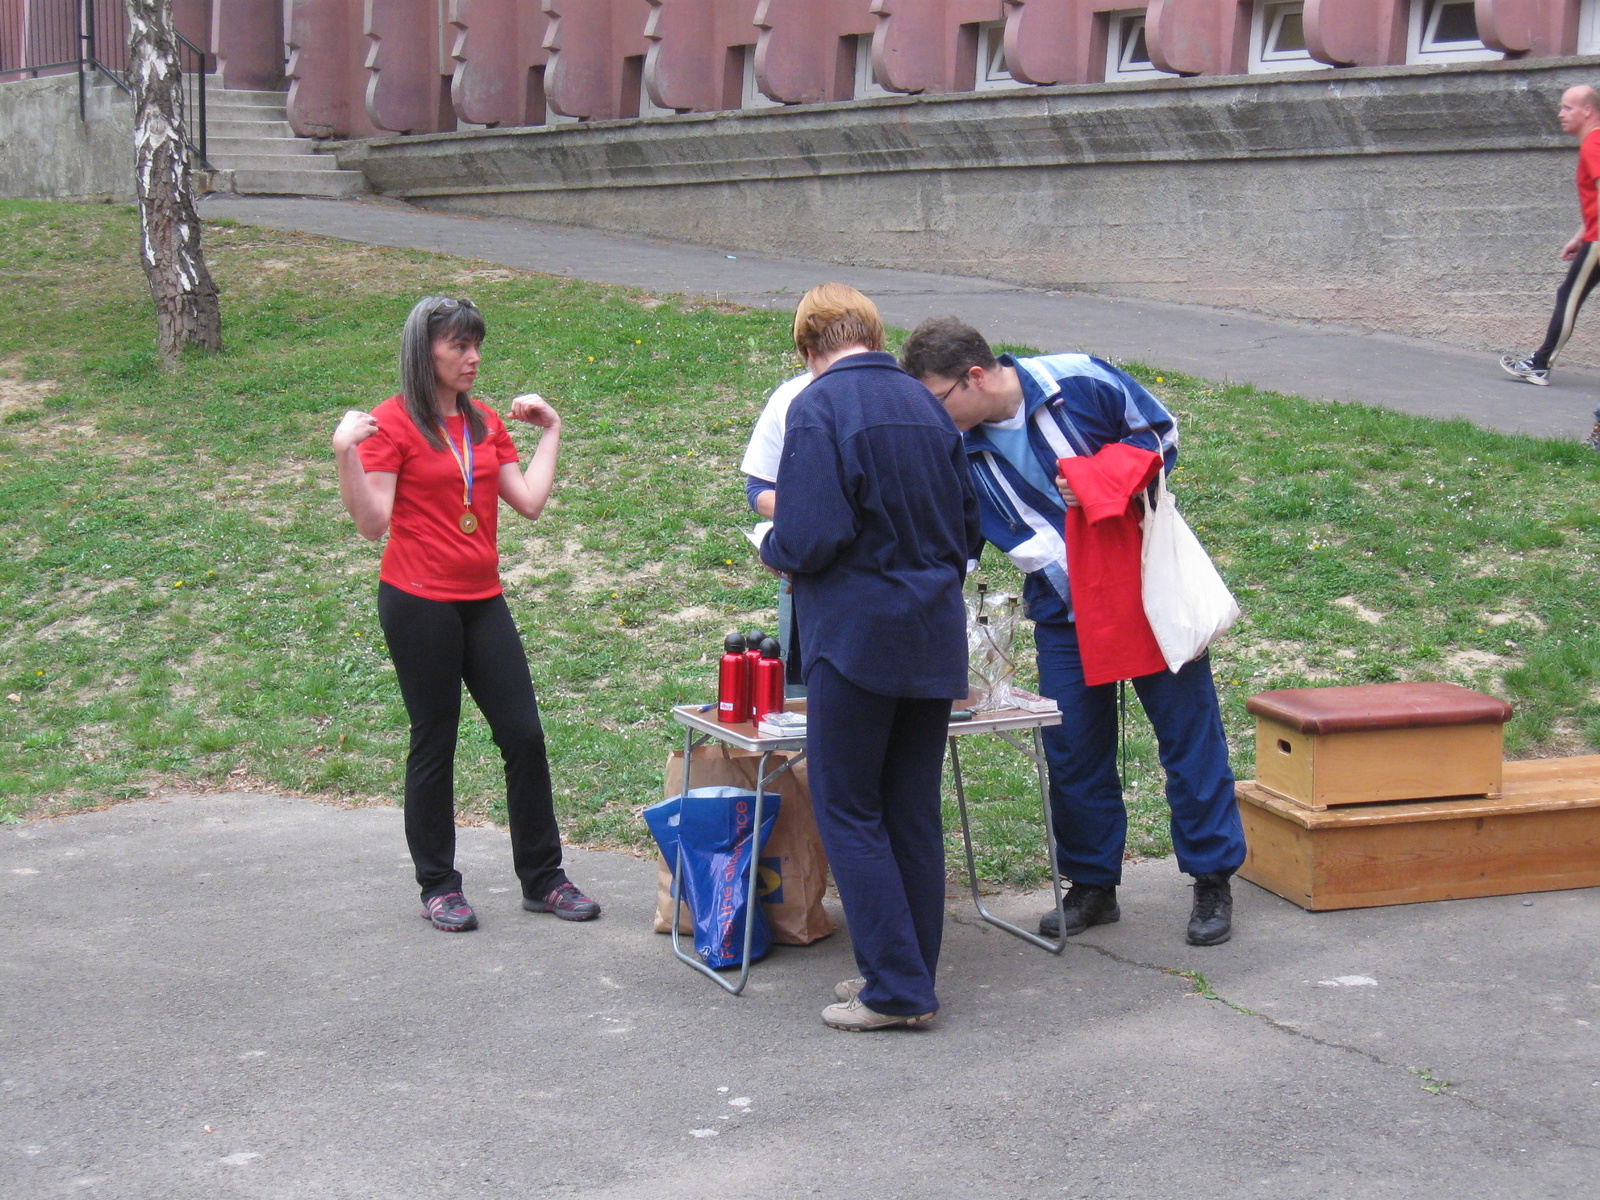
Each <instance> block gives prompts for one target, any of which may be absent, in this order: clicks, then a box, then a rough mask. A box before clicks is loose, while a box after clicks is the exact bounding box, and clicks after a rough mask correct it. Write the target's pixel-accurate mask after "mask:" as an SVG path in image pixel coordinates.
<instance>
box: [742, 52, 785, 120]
mask: <svg viewBox="0 0 1600 1200" xmlns="http://www.w3.org/2000/svg"><path fill="white" fill-rule="evenodd" d="M739 107H740V108H782V107H783V101H782V100H774V99H773V98H772V97H771V96H769V95H767V94H766V93H765V92H763V91H762V90H761V87H760V85H759V84H757V83H756V48H755V47H754V46H746V47H745V48H744V83H743V84H742V85H741V87H740V89H739Z"/></svg>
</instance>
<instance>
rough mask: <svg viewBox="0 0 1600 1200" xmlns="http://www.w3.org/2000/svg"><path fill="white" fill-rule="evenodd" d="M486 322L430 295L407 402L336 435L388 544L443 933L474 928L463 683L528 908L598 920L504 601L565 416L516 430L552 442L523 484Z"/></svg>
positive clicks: (422, 831) (406, 371) (387, 582)
mask: <svg viewBox="0 0 1600 1200" xmlns="http://www.w3.org/2000/svg"><path fill="white" fill-rule="evenodd" d="M483 332H484V326H483V317H482V316H480V315H479V313H478V310H477V308H476V307H475V306H474V305H473V304H472V302H471V301H470V300H449V299H445V298H444V297H441V296H429V297H427V298H426V299H424V300H421V301H419V302H418V304H417V306H416V307H415V308H413V309H412V310H411V315H410V316H409V317H407V318H406V324H405V330H404V332H403V333H402V335H401V345H400V382H401V394H400V395H398V396H392V397H390V398H389V399H388V400H385V401H384V402H383V403H382V404H380V405H378V407H377V408H375V409H374V410H373V411H372V412H371V413H364V412H360V411H357V410H354V409H352V410H351V411H349V412H347V413H345V415H344V419H343V420H341V421H340V422H339V427H338V429H336V430H335V431H334V434H333V450H334V455H335V457H336V458H337V459H338V463H339V495H340V497H341V498H342V499H343V500H344V506H345V508H346V509H348V510H349V512H350V515H351V516H352V517H353V518H355V523H356V528H357V529H358V530H360V532H361V536H362V537H364V538H367V539H368V540H370V541H377V540H378V539H379V538H381V537H382V536H383V535H384V533H385V532H387V533H388V534H389V544H388V545H387V546H385V547H384V551H383V566H382V568H381V569H380V571H379V573H378V620H379V622H380V623H381V624H382V626H383V636H384V639H385V640H386V641H387V642H388V645H389V657H390V658H391V659H393V660H394V669H395V674H396V675H398V676H399V679H400V694H401V695H402V696H403V697H404V698H405V703H406V713H407V715H408V716H409V717H410V718H411V752H410V754H409V755H408V756H407V758H406V813H405V816H406V842H407V844H408V845H409V846H410V847H411V858H412V861H413V862H414V863H415V864H416V868H417V883H418V884H420V885H421V887H422V903H423V910H422V915H423V916H424V917H426V918H427V919H428V920H429V921H431V922H432V923H433V925H434V926H435V927H436V928H438V929H444V930H449V931H457V930H465V929H476V928H477V925H478V918H477V916H476V915H475V914H474V913H473V911H472V906H471V905H469V904H468V903H467V898H466V897H465V896H464V895H463V894H462V891H461V872H459V871H457V870H456V865H455V855H456V826H455V789H454V775H455V751H456V734H457V730H458V728H459V726H460V722H461V685H462V684H463V683H465V684H466V685H467V691H468V692H470V693H471V694H472V698H473V700H474V701H475V702H476V703H477V705H478V708H479V709H480V710H481V711H482V712H483V715H484V717H485V719H486V720H487V721H488V722H489V728H490V730H491V731H492V732H493V734H494V741H495V745H497V746H498V747H500V754H501V757H502V758H504V759H505V764H506V813H507V816H508V817H509V823H510V826H511V861H512V863H513V865H514V866H515V867H516V872H517V878H518V879H519V880H520V881H521V883H522V907H523V908H525V909H527V910H529V911H530V912H553V913H555V914H556V915H557V916H558V917H562V918H564V919H565V920H568V921H585V920H588V919H589V918H591V917H597V916H599V915H600V906H599V905H598V904H596V903H595V902H594V901H593V900H591V899H589V898H588V897H587V896H585V895H584V894H583V893H582V892H580V891H579V890H578V888H577V887H576V886H575V885H574V884H573V883H572V882H571V881H570V880H569V879H568V878H567V876H566V872H564V871H563V870H562V869H561V834H560V831H559V830H558V829H557V828H556V817H555V808H554V804H553V802H552V798H551V794H550V764H549V760H548V759H547V758H546V756H545V746H544V730H543V729H542V727H541V726H540V724H539V705H538V701H537V700H536V699H535V698H534V694H533V679H532V677H531V676H530V675H529V673H528V656H527V654H526V653H525V652H524V650H523V648H522V639H521V637H520V636H519V635H518V633H517V628H516V625H515V624H514V623H513V622H512V619H511V610H510V609H509V608H507V607H506V601H505V596H504V595H502V594H501V590H500V570H499V563H500V556H499V551H498V550H497V548H496V546H495V518H496V516H497V515H498V513H499V502H500V501H501V500H504V501H505V502H506V503H507V504H508V505H510V506H511V508H512V509H513V510H515V511H516V512H518V513H520V514H522V515H523V516H524V517H527V518H528V520H530V521H533V520H537V519H538V516H539V514H540V513H541V512H542V511H543V510H544V506H545V501H546V500H548V499H549V498H550V487H551V485H552V484H553V483H554V482H555V473H556V455H557V453H558V451H559V446H560V440H561V418H560V417H559V416H557V415H556V411H555V409H553V408H551V407H550V405H549V404H547V403H545V401H544V400H542V399H540V398H539V397H538V396H536V395H527V396H518V397H517V398H516V399H515V400H513V401H512V402H511V419H512V420H515V421H526V422H527V423H528V424H530V425H537V426H539V427H540V428H541V429H543V430H544V433H543V434H542V435H541V436H540V438H539V448H538V449H537V450H536V451H534V455H533V461H532V462H530V463H529V464H528V469H527V471H526V472H524V471H523V470H522V469H521V468H520V467H519V466H518V463H517V450H516V447H515V446H513V445H512V444H511V437H510V435H509V434H508V433H507V432H506V427H505V424H504V422H502V421H501V419H500V418H499V417H498V416H496V415H495V413H494V412H493V411H492V410H491V409H490V408H489V407H488V406H487V405H485V404H482V403H480V402H478V401H476V400H474V399H472V397H471V394H470V393H471V391H472V384H473V381H474V380H475V379H476V378H477V374H478V361H479V358H480V355H479V347H480V346H481V344H482V342H483Z"/></svg>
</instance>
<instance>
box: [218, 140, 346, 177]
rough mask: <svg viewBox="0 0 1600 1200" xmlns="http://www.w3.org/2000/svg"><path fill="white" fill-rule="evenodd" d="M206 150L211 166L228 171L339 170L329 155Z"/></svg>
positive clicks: (335, 161) (319, 171)
mask: <svg viewBox="0 0 1600 1200" xmlns="http://www.w3.org/2000/svg"><path fill="white" fill-rule="evenodd" d="M206 150H207V157H208V158H210V159H211V165H212V166H214V167H219V168H224V169H226V170H229V171H295V172H303V171H314V172H316V173H318V174H322V175H326V174H327V173H328V172H330V171H337V170H338V169H339V160H338V159H336V158H334V157H333V155H331V154H219V153H217V152H216V151H214V150H212V149H211V147H209V146H207V147H206ZM355 174H357V175H359V174H360V172H359V171H357V172H355Z"/></svg>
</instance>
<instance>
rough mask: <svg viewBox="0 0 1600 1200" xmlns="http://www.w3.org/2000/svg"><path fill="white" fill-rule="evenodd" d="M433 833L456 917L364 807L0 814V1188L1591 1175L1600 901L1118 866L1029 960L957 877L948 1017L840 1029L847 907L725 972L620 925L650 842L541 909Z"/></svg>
mask: <svg viewBox="0 0 1600 1200" xmlns="http://www.w3.org/2000/svg"><path fill="white" fill-rule="evenodd" d="M459 857H460V862H461V864H462V867H463V869H464V871H465V874H466V880H467V893H468V895H469V896H470V897H471V898H472V900H473V901H474V903H475V904H476V906H477V907H478V910H479V913H480V915H481V919H482V922H483V927H482V928H481V929H480V930H479V931H477V932H475V933H469V934H443V933H439V932H437V931H435V930H433V929H432V928H431V927H430V926H429V925H428V924H427V923H426V922H424V921H423V920H421V919H420V918H419V916H418V911H419V910H418V908H417V906H416V902H415V898H414V897H415V889H414V886H413V884H412V882H411V877H410V863H409V859H408V857H407V854H406V848H405V841H404V837H403V831H402V822H401V815H400V813H399V812H398V811H397V810H395V809H392V808H386V807H373V808H360V809H341V808H337V807H333V806H330V805H324V804H318V803H315V802H311V801H306V800H295V799H284V798H279V797H271V796H262V795H250V794H238V793H234V794H222V795H211V796H204V797H197V796H191V795H181V794H168V795H165V796H162V797H160V798H159V799H157V800H154V801H149V802H138V803H131V804H124V805H119V806H116V807H113V808H109V809H107V810H105V811H101V812H93V813H85V814H80V815H75V816H69V817H63V818H59V819H54V820H45V821H34V822H29V823H26V824H21V825H11V826H0V897H3V900H4V903H5V906H6V908H7V910H8V911H9V912H11V913H12V921H11V923H10V925H9V928H8V931H7V934H6V937H5V940H4V943H3V944H0V994H3V995H4V997H5V1002H6V1003H5V1011H6V1014H7V1015H6V1020H5V1022H4V1024H3V1026H0V1129H3V1131H4V1132H3V1134H0V1195H3V1196H6V1197H15V1198H17V1200H44V1198H47V1197H67V1196H74V1197H79V1196H104V1197H116V1198H117V1200H145V1198H148V1200H186V1198H188V1197H196V1198H198V1197H206V1198H208V1200H214V1198H217V1197H224V1198H226V1197H250V1198H257V1197H262V1198H268V1197H269V1198H272V1200H297V1198H301V1197H304V1198H306V1200H312V1198H314V1200H329V1198H334V1197H363V1198H365V1197H396V1198H401V1197H403V1198H405V1200H415V1197H418V1196H438V1197H480V1196H481V1197H521V1196H528V1195H536V1196H541V1197H546V1196H548V1197H574V1198H582V1200H685V1198H689V1200H699V1198H707V1200H723V1198H727V1200H757V1198H759V1200H780V1198H781V1200H789V1198H792V1197H795V1196H808V1195H809V1196H823V1197H873V1198H875V1200H898V1198H901V1197H905V1198H912V1197H915V1198H918V1200H943V1198H946V1197H949V1198H952V1200H954V1198H956V1197H961V1198H968V1197H977V1198H981V1200H991V1198H1001V1197H1005V1198H1011V1197H1016V1198H1025V1200H1034V1198H1037V1197H1093V1198H1094V1200H1119V1198H1129V1200H1132V1198H1140V1200H1152V1198H1153V1200H1165V1198H1169V1197H1170V1198H1173V1200H1177V1198H1180V1197H1181V1198H1182V1200H1212V1198H1215V1200H1252V1198H1260V1200H1298V1198H1301V1197H1305V1198H1307V1200H1310V1198H1312V1197H1317V1198H1337V1197H1343V1198H1349V1200H1377V1198H1388V1197H1418V1198H1421V1197H1427V1198H1429V1200H1434V1198H1437V1197H1441V1196H1445V1197H1463V1196H1468V1197H1474V1198H1483V1200H1494V1198H1499V1197H1517V1198H1519V1200H1520V1198H1524V1197H1562V1198H1570V1197H1578V1196H1584V1195H1593V1194H1594V1191H1593V1189H1594V1187H1595V1184H1594V1180H1595V1178H1596V1176H1597V1172H1600V1133H1597V1132H1596V1129H1597V1124H1600V1123H1597V1120H1596V1118H1597V1116H1600V1056H1597V1053H1596V1050H1597V1044H1596V1035H1597V1027H1596V1024H1595V1023H1597V1022H1600V1001H1597V998H1600V963H1597V961H1596V954H1595V945H1596V932H1597V926H1600V891H1581V892H1564V893H1549V894H1541V895H1536V896H1530V897H1504V898H1499V899H1488V900H1464V901H1454V902H1450V903H1440V904H1424V905H1412V906H1406V907H1398V908H1389V909H1376V910H1367V911H1353V912H1342V913H1322V914H1312V913H1306V912H1302V911H1301V910H1299V909H1297V908H1295V907H1294V906H1293V905H1290V904H1289V903H1287V902H1286V901H1282V900H1279V899H1278V898H1276V897H1274V896H1272V895H1270V894H1268V893H1266V892H1263V891H1261V890H1259V889H1257V888H1255V887H1253V886H1252V885H1250V884H1247V883H1243V882H1238V883H1236V884H1235V888H1236V893H1237V913H1236V920H1235V929H1236V933H1235V937H1234V939H1233V940H1232V941H1231V942H1229V943H1227V944H1226V945H1223V946H1218V947H1211V948H1204V949H1199V948H1193V947H1189V946H1187V945H1185V944H1184V942H1183V936H1182V931H1183V925H1184V921H1185V918H1186V916H1187V912H1188V889H1187V888H1186V887H1185V886H1184V885H1185V883H1186V879H1185V877H1183V876H1180V875H1179V874H1178V872H1177V870H1176V867H1175V866H1174V865H1173V864H1172V862H1171V861H1170V860H1168V861H1160V862H1147V863H1140V864H1137V865H1134V866H1132V867H1130V868H1129V871H1128V875H1127V879H1126V882H1125V885H1124V887H1123V890H1122V894H1121V895H1122V907H1123V918H1122V921H1121V923H1120V924H1117V925H1112V926H1105V927H1100V928H1097V929H1093V930H1091V931H1089V932H1088V933H1087V934H1085V935H1083V936H1082V937H1080V938H1078V939H1077V940H1076V941H1074V942H1073V943H1072V944H1071V945H1070V946H1069V947H1068V949H1067V950H1066V952H1065V953H1064V954H1062V955H1061V956H1060V957H1054V956H1052V955H1049V954H1046V953H1044V952H1042V951H1040V950H1037V949H1034V948H1033V947H1031V946H1028V945H1025V944H1023V943H1021V942H1019V941H1017V940H1015V939H1013V938H1011V937H1009V936H1007V935H1006V934H1004V933H1001V932H999V931H997V930H995V929H993V928H990V927H987V926H984V925H983V924H982V923H981V922H979V921H977V920H976V918H975V915H974V913H973V910H972V907H971V904H970V902H969V901H965V900H957V899H952V900H951V901H950V902H949V904H948V908H947V913H948V915H947V920H946V933H945V946H944V954H943V959H942V962H941V969H940V978H939V990H940V994H941V999H942V1003H943V1009H942V1011H941V1013H940V1016H939V1018H938V1020H937V1021H936V1022H935V1023H934V1024H933V1025H932V1026H931V1027H930V1028H928V1029H925V1030H914V1031H895V1032H883V1033H874V1034H851V1033H840V1032H837V1031H834V1030H830V1029H828V1028H826V1027H824V1026H823V1025H822V1023H821V1021H820V1020H819V1017H818V1014H819V1012H820V1010H821V1008H822V1007H823V1005H824V1004H825V1003H827V1002H828V1001H829V998H830V996H829V993H830V991H831V989H832V987H833V984H834V983H835V982H836V981H837V980H839V979H842V978H844V977H846V976H848V975H851V974H854V967H853V965H852V961H851V958H850V954H849V943H848V933H847V931H845V930H844V929H841V931H840V932H839V933H837V934H835V935H834V936H833V937H831V938H829V939H828V940H826V941H824V942H821V943H818V944H816V945H813V946H810V947H804V948H790V947H780V948H778V949H777V950H775V952H774V953H773V954H772V956H771V957H770V958H769V959H768V960H767V961H765V962H763V963H761V964H759V965H758V966H757V967H756V969H755V972H754V975H753V977H752V982H751V985H750V988H749V990H748V992H747V993H746V994H745V995H744V996H742V997H740V998H736V999H735V998H731V997H728V996H726V995H724V994H723V993H721V992H720V991H718V990H717V989H715V988H714V987H713V986H712V985H711V984H710V983H709V982H708V981H706V980H705V979H702V978H701V977H700V976H698V975H696V974H694V973H693V972H691V971H690V970H689V969H688V968H687V967H685V966H683V965H682V964H680V963H678V962H677V961H675V960H674V959H673V958H672V957H671V954H670V952H669V949H668V944H667V939H666V938H665V937H662V936H658V935H656V934H653V933H652V932H651V931H650V918H651V913H652V907H653V902H654V894H655V869H654V866H653V864H651V863H649V862H646V861H643V860H640V859H635V858H631V857H629V856H627V855H624V854H619V853H605V852H595V851H572V852H571V855H570V859H571V861H570V864H569V870H570V871H571V872H572V874H573V876H574V878H575V879H576V880H577V881H578V882H579V883H580V884H582V885H583V886H584V887H585V888H586V889H587V890H588V891H589V892H590V893H591V894H592V895H594V896H595V897H596V898H597V899H599V900H601V901H602V902H603V903H604V905H605V914H604V915H603V916H602V917H601V918H600V919H599V920H598V921H595V922H591V923H586V924H568V923H563V922H560V921H557V920H555V919H554V918H552V917H549V916H536V915H532V914H528V913H524V912H523V911H522V910H521V907H520V905H519V903H518V897H519V894H520V893H519V892H518V889H517V886H516V880H515V877H514V876H513V874H512V872H511V864H510V854H509V847H508V843H507V839H506V837H505V835H504V834H503V833H502V832H500V831H498V830H496V829H493V828H486V827H480V828H463V829H461V830H460V856H459ZM1529 902H1531V903H1529ZM995 903H996V904H997V906H998V907H999V909H1000V910H1001V911H1002V912H1004V913H1008V914H1013V915H1016V916H1032V915H1033V914H1036V913H1037V912H1038V911H1041V910H1042V909H1043V908H1044V907H1046V903H1047V901H1046V897H1044V896H1039V895H1034V896H1013V897H1002V898H998V899H997V900H996V902H995ZM1181 971H1191V972H1194V971H1198V972H1200V973H1202V974H1203V977H1204V981H1205V984H1206V991H1207V992H1208V993H1209V994H1210V995H1214V996H1215V997H1216V998H1215V999H1212V998H1209V995H1207V994H1200V993H1197V991H1196V987H1197V982H1196V981H1195V980H1194V979H1192V978H1189V977H1185V976H1184V975H1181V974H1175V973H1174V972H1181Z"/></svg>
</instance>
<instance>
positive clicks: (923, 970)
mask: <svg viewBox="0 0 1600 1200" xmlns="http://www.w3.org/2000/svg"><path fill="white" fill-rule="evenodd" d="M806 695H807V702H806V710H807V718H806V769H807V772H808V774H809V777H810V780H811V805H812V808H813V809H814V810H815V811H816V814H817V828H818V830H819V831H820V832H821V834H822V845H823V848H824V849H825V850H826V851H827V852H828V865H829V866H830V867H832V868H833V879H834V882H835V883H837V884H838V885H839V899H840V900H841V901H843V903H844V915H845V919H846V920H847V921H848V922H849V923H850V941H851V944H852V946H853V947H854V949H855V955H856V965H857V967H858V968H859V969H860V971H861V974H862V975H863V976H864V977H865V979H866V981H867V985H866V987H865V988H863V989H862V991H861V1002H862V1003H863V1004H865V1005H866V1006H867V1007H868V1008H870V1009H872V1010H873V1011H874V1012H880V1013H890V1014H892V1015H894V1016H898V1017H914V1016H921V1015H922V1014H923V1013H930V1012H933V1011H935V1010H936V1009H937V1008H938V1007H939V1000H938V997H937V996H935V995H934V991H933V977H934V973H935V971H936V970H937V969H938V965H939V942H940V939H941V938H942V937H943V935H944V825H943V822H942V821H941V819H940V815H939V776H940V773H941V772H942V771H943V768H944V743H945V731H946V730H947V729H948V728H949V724H950V701H948V700H912V699H905V698H903V697H895V696H879V695H877V694H876V693H873V692H869V691H866V690H864V689H862V688H859V687H857V686H856V685H855V684H853V683H851V682H850V681H849V680H848V679H846V678H845V677H844V676H843V675H841V674H839V672H838V671H836V670H834V668H833V666H832V664H830V663H829V662H828V661H827V660H826V659H818V660H816V661H813V662H809V663H807V664H806Z"/></svg>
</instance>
